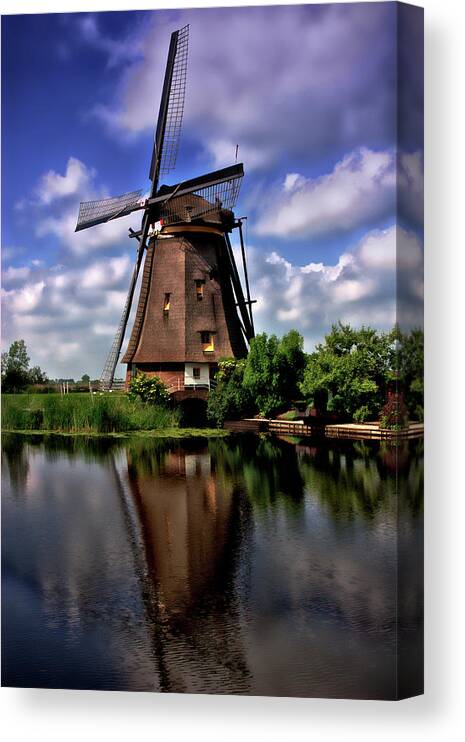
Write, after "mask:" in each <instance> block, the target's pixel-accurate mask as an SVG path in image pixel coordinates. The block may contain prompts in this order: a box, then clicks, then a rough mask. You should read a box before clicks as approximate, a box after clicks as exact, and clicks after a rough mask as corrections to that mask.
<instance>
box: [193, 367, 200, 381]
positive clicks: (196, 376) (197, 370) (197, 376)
mask: <svg viewBox="0 0 465 742" xmlns="http://www.w3.org/2000/svg"><path fill="white" fill-rule="evenodd" d="M192 376H193V377H194V379H200V368H199V367H198V366H195V367H194V368H193V369H192Z"/></svg>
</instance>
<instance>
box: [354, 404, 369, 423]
mask: <svg viewBox="0 0 465 742" xmlns="http://www.w3.org/2000/svg"><path fill="white" fill-rule="evenodd" d="M370 417H373V414H372V411H371V409H370V408H369V407H368V405H362V407H359V408H358V410H355V412H354V420H355V422H356V423H364V422H366V421H367V420H369V419H370Z"/></svg>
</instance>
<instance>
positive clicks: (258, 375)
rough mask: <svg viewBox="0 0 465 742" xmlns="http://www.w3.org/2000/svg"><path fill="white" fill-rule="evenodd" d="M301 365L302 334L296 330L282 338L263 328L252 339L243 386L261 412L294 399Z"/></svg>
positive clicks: (303, 360)
mask: <svg viewBox="0 0 465 742" xmlns="http://www.w3.org/2000/svg"><path fill="white" fill-rule="evenodd" d="M304 367H305V353H304V350H303V338H302V336H301V335H300V334H299V333H298V332H297V331H296V330H291V331H290V332H288V333H287V334H286V335H284V336H283V337H282V338H281V340H279V339H278V338H277V337H276V335H270V336H268V335H267V334H266V333H265V332H263V333H261V334H260V335H257V336H256V337H255V338H254V339H253V340H252V341H251V343H250V350H249V355H248V356H247V361H246V365H245V369H244V387H245V388H246V389H247V391H248V392H249V394H250V396H251V398H252V399H253V400H254V403H255V405H256V408H257V409H258V411H259V413H260V414H261V415H263V416H265V417H268V416H270V415H272V414H274V413H275V412H277V411H278V410H279V409H280V408H281V407H283V406H285V405H286V404H287V403H289V402H290V401H291V400H292V399H295V397H296V395H297V393H298V389H299V382H300V381H301V380H302V375H303V371H304Z"/></svg>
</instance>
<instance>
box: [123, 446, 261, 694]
mask: <svg viewBox="0 0 465 742" xmlns="http://www.w3.org/2000/svg"><path fill="white" fill-rule="evenodd" d="M113 469H114V472H115V475H116V476H117V478H118V479H119V489H120V491H121V492H122V493H123V494H124V492H125V489H126V487H125V484H126V485H127V487H128V489H129V493H130V495H131V502H130V503H129V504H128V503H126V506H125V507H126V510H127V520H128V521H129V522H131V523H132V528H133V529H134V528H137V529H139V534H138V536H136V537H135V538H133V543H134V544H135V545H136V544H140V548H141V549H142V553H138V554H137V555H136V554H135V556H136V558H137V560H138V562H139V564H138V574H139V578H140V581H141V592H142V596H143V600H144V604H145V608H146V613H147V625H148V630H149V632H150V635H151V641H152V652H153V657H154V660H155V662H156V665H157V669H158V673H157V674H158V677H159V682H160V689H161V690H163V691H172V692H195V691H196V690H200V689H202V690H203V691H205V690H208V687H209V684H210V683H211V688H212V689H213V688H214V689H215V692H218V688H219V687H222V688H224V692H225V693H227V692H228V690H229V689H230V688H231V687H234V689H235V692H237V690H238V689H242V691H243V692H244V693H246V692H247V691H248V690H249V682H248V680H249V671H248V668H247V664H246V661H245V659H244V651H243V647H242V638H241V634H240V630H239V627H240V620H239V615H238V611H239V609H238V606H239V600H238V596H237V595H236V593H235V580H234V575H235V572H236V569H237V563H238V557H239V552H240V551H241V547H242V544H241V534H242V533H243V532H244V530H247V528H248V527H249V526H248V508H247V505H246V503H245V502H244V500H243V498H242V497H241V493H240V492H239V491H238V490H237V489H236V488H235V487H234V485H233V483H232V481H231V479H229V478H227V477H224V476H223V477H222V476H217V475H216V473H215V471H214V469H213V463H212V455H211V453H210V451H209V450H208V447H204V448H201V449H194V450H189V449H188V448H181V447H180V448H178V449H175V450H168V451H163V450H161V449H160V447H157V448H155V449H153V448H152V450H150V449H148V448H147V447H146V446H145V447H144V446H143V445H142V446H139V447H137V446H132V447H129V448H128V451H127V471H126V473H125V472H122V471H121V468H119V467H118V466H116V465H115V464H113ZM124 480H126V481H124ZM132 508H134V513H135V515H136V518H135V519H134V517H133V516H131V515H130V514H129V511H130V510H131V509H132ZM136 550H137V547H136ZM243 558H244V555H243V554H242V559H243ZM181 655H182V657H183V661H182V663H181V664H180V663H179V657H180V656H181ZM239 692H240V691H239Z"/></svg>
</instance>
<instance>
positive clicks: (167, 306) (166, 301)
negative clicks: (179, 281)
mask: <svg viewBox="0 0 465 742" xmlns="http://www.w3.org/2000/svg"><path fill="white" fill-rule="evenodd" d="M170 301H171V294H165V299H164V301H163V314H164V316H165V317H167V316H168V314H169V311H170Z"/></svg>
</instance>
